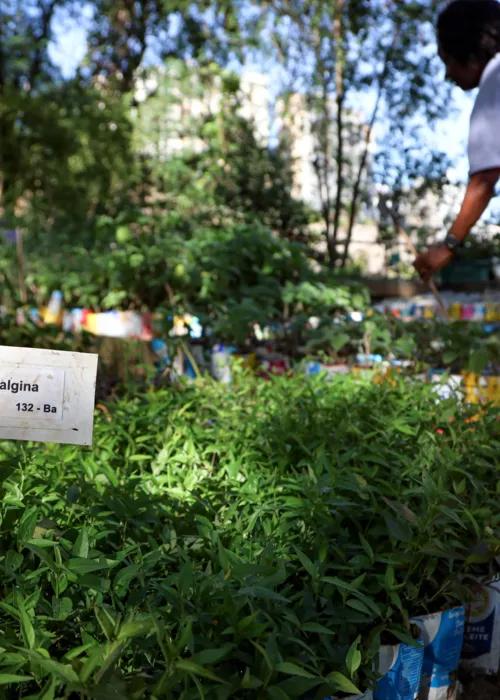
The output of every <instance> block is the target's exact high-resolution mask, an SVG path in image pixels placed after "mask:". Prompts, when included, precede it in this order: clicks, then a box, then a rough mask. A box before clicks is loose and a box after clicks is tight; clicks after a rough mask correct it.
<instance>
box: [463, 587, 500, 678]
mask: <svg viewBox="0 0 500 700" xmlns="http://www.w3.org/2000/svg"><path fill="white" fill-rule="evenodd" d="M460 665H461V666H462V668H464V669H465V670H466V671H467V672H468V673H470V674H471V675H473V676H475V675H487V676H491V675H495V674H497V673H498V671H499V668H500V577H496V578H495V579H494V580H493V581H490V582H489V583H488V584H485V585H484V586H479V588H478V591H477V594H476V596H475V598H474V601H473V602H472V603H471V604H470V606H469V609H468V611H467V620H466V622H465V632H464V645H463V649H462V661H461V664H460Z"/></svg>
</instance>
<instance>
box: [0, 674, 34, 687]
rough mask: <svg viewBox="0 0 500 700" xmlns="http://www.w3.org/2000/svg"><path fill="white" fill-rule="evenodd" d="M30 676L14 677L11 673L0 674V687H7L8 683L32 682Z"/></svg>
mask: <svg viewBox="0 0 500 700" xmlns="http://www.w3.org/2000/svg"><path fill="white" fill-rule="evenodd" d="M32 680H34V678H33V677H32V676H15V675H14V674H12V673H0V685H9V683H27V682H28V681H32Z"/></svg>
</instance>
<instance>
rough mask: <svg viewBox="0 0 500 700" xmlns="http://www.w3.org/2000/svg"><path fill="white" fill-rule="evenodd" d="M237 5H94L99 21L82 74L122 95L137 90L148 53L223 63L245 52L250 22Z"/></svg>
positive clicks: (151, 1) (142, 1) (119, 0)
mask: <svg viewBox="0 0 500 700" xmlns="http://www.w3.org/2000/svg"><path fill="white" fill-rule="evenodd" d="M239 5H240V3H238V2H236V1H234V0H215V1H213V0H212V1H209V0H202V1H201V2H193V1H192V0H174V1H173V2H164V1H163V0H94V8H95V9H94V17H95V21H94V23H93V26H92V30H91V33H90V37H89V51H88V56H87V60H86V64H85V66H84V67H83V70H82V75H86V76H99V77H100V78H101V79H103V80H105V81H106V82H107V84H108V85H109V86H111V87H113V88H114V89H117V90H118V91H120V92H131V91H133V90H134V86H135V79H136V77H137V74H138V70H139V68H140V67H141V65H142V62H143V59H144V57H145V54H146V52H147V51H148V49H149V51H150V53H151V54H153V55H154V56H155V58H156V60H157V62H159V63H161V62H162V61H163V60H165V59H166V58H172V57H179V58H182V59H187V58H196V59H198V60H200V61H201V62H204V63H206V62H210V61H214V60H216V61H218V62H219V63H224V62H225V61H226V60H227V58H228V57H229V56H231V55H234V54H236V53H238V52H240V51H241V39H242V36H243V35H244V32H245V29H244V25H245V20H244V17H243V15H242V13H241V12H240V7H239Z"/></svg>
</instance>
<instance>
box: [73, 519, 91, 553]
mask: <svg viewBox="0 0 500 700" xmlns="http://www.w3.org/2000/svg"><path fill="white" fill-rule="evenodd" d="M88 555H89V535H88V531H87V528H86V527H82V529H81V530H80V534H79V535H78V537H77V539H76V542H75V544H74V545H73V556H75V557H79V558H81V559H87V557H88Z"/></svg>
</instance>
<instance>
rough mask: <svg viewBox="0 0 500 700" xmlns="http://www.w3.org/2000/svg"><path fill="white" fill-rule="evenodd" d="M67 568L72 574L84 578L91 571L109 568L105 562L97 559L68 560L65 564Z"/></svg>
mask: <svg viewBox="0 0 500 700" xmlns="http://www.w3.org/2000/svg"><path fill="white" fill-rule="evenodd" d="M67 567H68V569H69V570H70V571H71V572H72V573H73V574H76V575H78V576H84V575H85V574H89V573H90V572H91V571H100V570H102V569H108V568H109V566H108V564H107V563H106V562H103V561H98V560H97V559H70V560H69V562H68V563H67Z"/></svg>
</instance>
